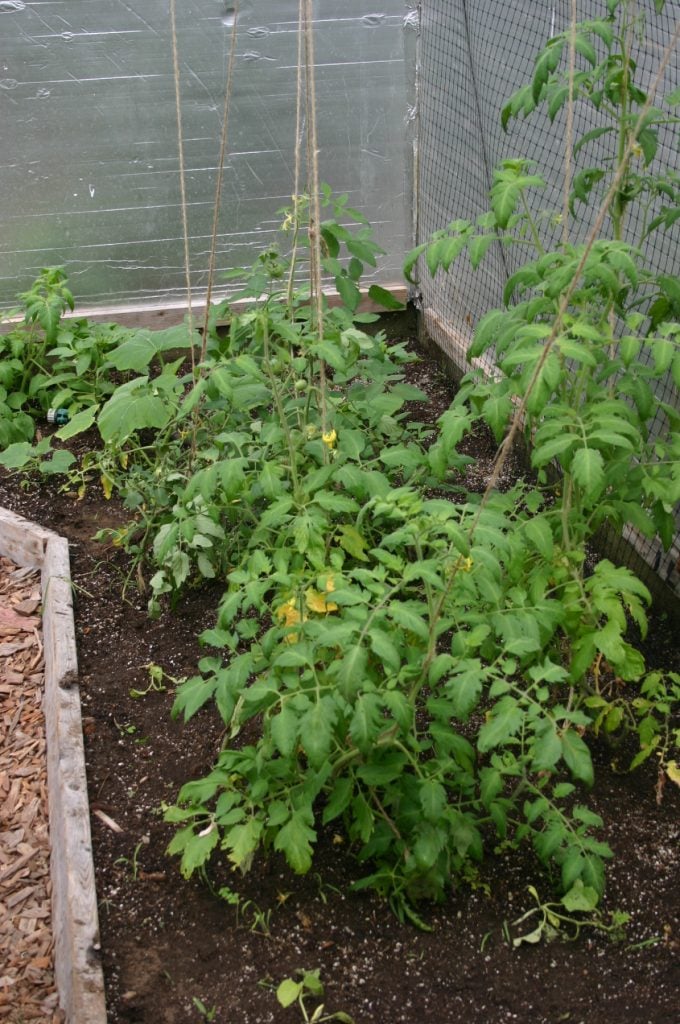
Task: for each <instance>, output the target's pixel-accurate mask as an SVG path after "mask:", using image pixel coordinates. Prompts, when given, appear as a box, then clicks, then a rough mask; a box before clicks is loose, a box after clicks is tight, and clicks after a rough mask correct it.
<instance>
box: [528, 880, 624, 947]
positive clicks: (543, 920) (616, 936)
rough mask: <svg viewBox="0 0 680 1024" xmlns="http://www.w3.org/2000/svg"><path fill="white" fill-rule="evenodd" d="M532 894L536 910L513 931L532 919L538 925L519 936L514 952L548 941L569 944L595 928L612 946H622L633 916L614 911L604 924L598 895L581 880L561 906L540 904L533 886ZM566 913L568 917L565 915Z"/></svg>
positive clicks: (529, 887)
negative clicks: (614, 943)
mask: <svg viewBox="0 0 680 1024" xmlns="http://www.w3.org/2000/svg"><path fill="white" fill-rule="evenodd" d="M527 888H528V890H529V892H530V893H531V895H532V896H533V898H534V900H535V901H536V906H535V907H532V908H531V910H528V911H527V912H526V914H522V916H521V917H518V918H517V920H516V921H513V922H512V927H513V928H515V927H516V926H517V925H520V924H523V923H524V922H525V921H528V920H529V919H530V918H533V919H534V920H535V919H536V917H538V924H536V925H535V927H534V928H532V929H531V931H528V932H525V933H524V934H522V935H517V936H516V937H515V938H513V939H512V945H513V948H515V949H517V947H518V946H521V945H522V944H523V943H525V942H526V943H529V944H532V945H533V944H535V943H537V942H540V941H541V940H542V939H545V941H546V942H552V940H553V939H556V938H558V937H561V938H563V939H568V940H571V941H573V940H576V939H578V937H579V935H580V934H581V929H582V928H595V929H597V930H598V931H601V932H604V933H605V934H607V935H609V937H610V938H611V940H612V941H613V942H621V941H622V940H623V939H625V937H626V933H625V926H626V924H627V923H628V921H629V920H630V914H626V913H624V912H623V911H620V910H613V911H612V912H611V914H610V918H611V920H610V923H609V924H607V923H605V922H604V921H603V920H602V915H601V913H600V912H599V911H598V910H597V909H596V908H597V903H598V894H597V892H596V891H595V890H594V889H592V888H591V887H589V886H587V885H584V884H583V882H582V881H581V880H580V879H578V880H577V881H576V882H575V883H574V885H573V886H572V888H571V889H570V890H569V892H568V893H566V894H565V895H564V896H563V897H562V899H561V900H560V901H559V903H553V902H545V903H543V902H542V901H541V898H540V896H539V895H538V893H537V891H536V889H535V888H534V887H533V885H529V886H527ZM565 911H566V913H565ZM578 913H584V914H587V915H588V916H587V917H575V916H574V915H575V914H578Z"/></svg>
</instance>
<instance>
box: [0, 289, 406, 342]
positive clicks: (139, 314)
mask: <svg viewBox="0 0 680 1024" xmlns="http://www.w3.org/2000/svg"><path fill="white" fill-rule="evenodd" d="M381 287H383V288H385V289H386V290H387V291H389V292H391V293H392V295H394V297H395V299H397V301H398V302H403V303H404V304H406V303H407V302H408V290H407V288H406V287H405V285H404V284H403V282H401V281H399V282H396V283H391V284H390V283H388V284H381ZM361 291H362V296H361V302H360V303H359V312H361V313H384V312H385V310H384V309H383V307H382V306H379V305H377V304H376V303H375V302H373V300H372V299H370V298H369V297H368V291H367V289H362V290H361ZM324 294H325V295H326V298H327V299H328V304H329V306H337V305H339V303H340V301H341V300H340V296H339V295H338V293H337V292H336V291H334V290H331V289H325V290H324ZM220 301H221V297H220V296H218V295H216V296H215V297H214V302H216V303H217V302H220ZM248 306H252V300H251V299H240V300H238V301H236V302H234V303H233V305H232V309H233V310H234V311H236V312H241V311H242V310H244V309H246V308H247V307H248ZM192 312H193V314H194V317H195V319H196V322H197V324H198V325H199V326H200V324H201V317H202V316H203V315H204V313H205V299H201V297H198V298H196V299H195V301H194V302H193V304H192ZM186 315H187V305H186V302H169V303H165V304H164V305H162V306H152V305H148V304H147V305H120V306H109V307H104V306H93V307H91V308H86V307H78V308H76V309H75V310H74V311H73V313H69V312H67V313H66V314H65V319H68V318H69V317H78V318H81V317H85V318H86V319H88V320H91V321H92V322H94V323H112V322H115V323H117V324H122V325H123V326H125V327H139V328H148V329H149V330H155V331H158V330H162V329H163V328H165V327H173V326H175V325H176V324H181V323H183V322H184V318H185V317H186ZM22 320H23V317H15V318H14V320H9V319H8V320H6V321H5V322H4V323H3V324H1V325H0V334H4V333H6V332H7V331H10V330H11V329H12V328H13V327H14V326H15V324H16V323H19V322H21V321H22Z"/></svg>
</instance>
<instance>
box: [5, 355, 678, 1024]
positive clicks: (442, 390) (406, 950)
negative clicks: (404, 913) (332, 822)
mask: <svg viewBox="0 0 680 1024" xmlns="http://www.w3.org/2000/svg"><path fill="white" fill-rule="evenodd" d="M412 378H413V380H414V382H415V383H418V384H419V385H420V386H421V387H423V388H424V389H425V390H426V391H427V393H428V395H429V396H430V402H429V403H427V404H424V405H423V406H421V408H420V409H418V410H416V416H417V418H418V419H419V420H425V419H427V420H429V421H431V422H434V420H435V419H436V417H437V416H438V415H439V413H440V412H441V411H442V410H443V409H444V408H446V407H447V406H448V403H449V401H450V398H451V394H452V390H451V385H450V383H449V382H448V380H447V379H446V378H445V377H444V376H443V375H442V374H441V372H440V371H439V369H438V367H437V366H436V364H435V363H433V362H431V361H427V360H425V361H424V362H423V363H421V364H420V365H419V366H418V367H417V368H415V370H414V372H413V374H412ZM472 444H473V447H474V448H475V450H476V451H477V452H478V453H479V454H481V456H482V457H483V458H485V459H486V460H487V461H488V463H489V464H490V461H491V458H492V455H493V444H492V442H490V440H489V439H488V438H487V437H485V436H482V435H480V436H479V437H477V438H476V439H475V440H474V441H473V442H472ZM482 475H483V474H482ZM480 486H481V484H480ZM0 505H4V506H5V507H7V508H9V509H11V510H12V511H14V512H16V513H18V514H20V515H23V516H26V517H27V518H29V519H32V520H33V521H35V522H37V523H40V524H41V525H42V526H45V527H47V528H49V529H52V530H55V531H57V532H58V533H60V534H62V535H64V536H66V537H67V538H68V540H69V542H70V547H71V560H72V577H73V583H74V587H75V606H76V632H77V639H78V647H79V663H80V686H81V693H82V702H83V715H84V731H85V742H86V753H87V768H88V782H89V792H90V801H91V806H92V809H93V812H99V813H93V816H92V832H93V842H94V858H95V870H96V878H97V890H98V899H99V911H100V921H101V938H102V956H103V966H104V973H105V978H106V986H107V1000H108V1007H109V1020H110V1022H111V1024H133V1022H137V1024H192V1022H200V1021H202V1020H214V1021H216V1022H218V1024H289V1022H290V1024H293V1022H295V1021H301V1020H302V1016H301V1014H300V1010H299V1009H298V1008H297V1007H295V1006H293V1007H291V1008H289V1009H285V1010H284V1009H282V1008H281V1007H280V1006H279V1005H278V1003H277V1001H276V997H275V992H274V989H275V987H276V985H277V984H278V983H279V982H280V981H281V980H282V979H283V978H285V977H288V976H293V975H294V973H295V972H296V971H297V970H299V969H306V970H310V969H313V968H319V969H320V971H321V979H322V981H323V982H324V984H325V986H326V993H325V1011H324V1012H325V1013H333V1012H336V1011H344V1012H345V1013H347V1014H350V1015H351V1016H352V1017H353V1018H354V1020H355V1021H356V1024H378V1022H380V1024H421V1022H423V1021H432V1022H436V1024H453V1022H457V1021H459V1020H463V1021H465V1022H466V1024H506V1022H518V1024H559V1022H567V1024H619V1022H621V1024H623V1022H625V1024H678V1022H680V1010H679V1009H678V1007H679V1001H678V981H679V980H680V968H679V960H678V954H679V952H680V889H679V887H678V871H677V869H678V864H679V863H680V844H679V843H678V838H679V836H680V814H679V812H680V789H678V788H677V787H674V786H672V785H671V784H670V783H669V784H668V785H667V786H666V787H665V791H664V792H663V799H662V800H661V803H658V802H657V795H658V794H657V781H658V780H657V773H656V769H655V765H654V764H651V765H650V764H648V765H647V766H646V767H644V768H643V769H641V770H640V771H638V772H637V773H635V774H626V773H625V772H622V771H621V770H620V769H618V768H617V767H616V764H615V757H614V755H613V753H612V751H610V750H609V749H607V748H606V747H604V746H603V747H601V748H600V747H598V748H597V749H595V750H594V757H595V761H596V783H595V788H594V791H593V792H592V793H591V794H589V795H588V797H587V799H588V801H589V802H590V804H591V806H593V808H594V809H595V810H597V812H598V813H600V814H601V815H602V817H603V818H604V821H605V828H604V829H603V838H604V839H606V840H607V841H608V842H609V843H610V845H611V846H612V848H613V849H614V851H615V854H616V859H615V861H614V862H613V864H612V866H611V867H610V869H609V873H608V886H607V892H606V900H605V911H612V910H620V911H625V912H627V913H629V914H630V915H631V920H630V923H629V925H628V926H627V933H626V938H625V940H624V941H623V942H621V943H618V944H614V943H612V942H611V941H610V940H609V939H608V938H607V937H606V936H603V935H601V934H600V933H598V932H595V931H592V930H590V931H589V930H588V929H584V930H583V932H582V933H581V936H580V938H579V939H578V941H576V942H566V941H561V940H557V941H554V942H552V943H545V942H541V943H539V944H537V945H522V946H520V947H518V948H513V946H512V944H511V943H509V942H508V936H509V935H510V936H512V935H516V934H517V929H513V927H512V922H513V921H515V920H516V919H517V918H519V917H520V915H522V914H523V913H524V912H525V911H527V910H529V909H530V908H531V907H532V905H533V900H532V897H531V895H530V894H529V892H528V889H527V886H529V885H534V886H536V888H537V889H538V891H539V893H540V895H541V897H542V898H545V899H549V898H550V897H551V896H552V895H553V890H552V889H551V882H550V879H549V878H548V877H546V875H545V874H544V873H543V872H542V871H541V869H540V867H539V865H538V864H537V862H536V861H535V859H534V857H533V854H532V853H531V851H530V850H523V851H505V852H502V851H499V852H498V853H496V854H493V855H491V856H490V857H489V858H488V860H487V861H486V862H485V864H484V865H483V866H482V869H481V871H480V874H479V877H478V878H475V879H473V880H472V883H471V884H464V885H461V886H460V887H459V888H457V889H455V890H454V891H452V892H451V893H450V896H449V898H448V899H447V901H446V902H445V903H443V904H441V905H438V906H436V907H430V908H428V907H426V908H425V909H424V917H425V918H426V920H427V922H428V923H429V925H430V926H431V928H432V931H431V932H423V931H419V930H417V929H415V928H414V927H413V926H411V925H403V924H400V923H399V922H398V921H397V920H396V919H395V918H394V916H393V915H392V914H391V912H390V911H389V910H388V909H387V907H386V906H385V905H384V904H383V903H381V902H380V900H379V899H377V898H376V897H374V896H372V895H370V894H369V895H367V894H362V895H351V894H349V893H348V886H349V884H350V883H351V882H352V880H354V879H356V878H359V877H361V875H362V874H363V873H364V872H363V870H362V868H361V866H360V865H357V864H356V862H355V861H354V858H353V855H352V850H351V849H349V848H348V847H347V845H346V844H345V843H344V842H343V841H342V837H340V836H338V835H337V834H335V833H334V831H333V830H332V829H330V830H328V831H327V832H326V833H323V834H322V836H321V840H320V843H319V848H318V853H317V856H316V860H315V864H314V867H313V870H312V871H311V872H310V874H308V875H307V876H305V877H302V878H300V877H297V876H295V875H293V874H292V873H291V872H290V871H289V870H288V869H287V868H286V866H285V864H284V863H283V861H282V860H281V859H279V857H278V855H274V856H272V857H271V858H269V859H268V860H264V859H260V860H258V861H256V863H255V864H254V866H253V869H252V870H251V872H250V873H249V874H248V875H247V876H245V878H241V877H236V876H234V875H232V874H231V873H230V872H229V871H228V869H227V866H226V864H225V863H220V862H219V861H218V862H217V863H216V864H215V865H214V867H211V872H210V877H209V878H207V879H205V880H200V879H197V878H194V879H192V880H190V881H186V880H184V879H183V878H182V877H181V876H180V874H179V872H178V870H177V864H176V862H174V861H172V860H171V859H169V858H168V857H167V856H166V853H165V850H166V847H167V845H168V843H169V841H170V839H171V838H172V834H173V831H172V827H171V826H169V825H166V824H164V823H163V821H162V816H161V813H160V807H161V804H162V803H163V802H164V801H167V802H171V801H172V800H173V799H174V797H175V795H176V792H177V790H178V788H179V786H180V785H181V784H182V783H184V782H185V781H187V780H189V779H191V778H196V777H199V776H200V775H202V774H204V773H205V772H206V771H207V770H209V768H210V767H211V765H212V763H213V760H214V757H215V754H216V752H217V750H218V749H219V745H220V741H221V729H220V723H219V721H218V720H217V717H216V716H215V715H214V714H213V713H211V711H210V710H209V709H206V710H204V711H203V712H201V713H199V714H198V715H197V716H196V717H195V718H194V719H193V720H192V721H191V722H190V723H189V724H188V725H183V724H182V723H181V722H177V721H173V720H172V719H171V716H170V708H171V705H172V702H173V693H172V689H171V688H170V689H168V690H166V691H164V692H154V691H152V692H149V693H148V694H147V695H146V696H144V697H133V696H131V693H130V691H131V690H135V689H136V690H145V689H146V688H147V687H148V685H149V673H148V668H147V666H148V665H149V664H151V663H153V664H158V665H160V666H162V668H163V669H164V670H165V672H167V673H169V674H170V675H171V676H173V677H175V678H180V677H182V676H186V675H189V674H193V673H194V672H195V670H196V663H197V661H198V658H199V657H200V652H199V646H198V642H197V639H196V638H197V636H198V635H199V633H200V632H201V631H202V630H203V629H206V628H208V627H210V626H212V625H213V616H214V609H215V605H216V601H217V598H218V595H219V593H220V589H219V587H217V588H216V587H210V586H204V587H202V588H200V589H196V590H194V591H193V592H191V593H190V594H189V595H188V596H187V597H186V598H185V599H184V600H183V601H182V602H181V603H180V604H179V605H178V607H177V608H176V609H175V610H174V612H170V611H168V612H166V613H165V614H164V615H163V616H162V617H161V618H160V619H158V620H156V621H150V620H149V619H148V618H147V616H146V610H145V606H146V599H145V598H144V597H143V596H142V595H140V594H139V593H138V592H137V590H136V588H135V585H134V580H132V581H130V582H129V583H128V585H127V587H126V589H125V594H124V597H121V591H122V588H123V586H124V584H125V582H126V578H127V575H128V571H129V565H128V563H127V560H126V557H125V556H124V554H122V553H121V552H120V551H119V550H117V549H115V548H112V547H106V546H103V545H102V544H99V543H95V542H94V541H93V540H92V538H93V535H94V533H95V532H96V531H97V530H99V529H101V528H102V527H106V526H113V525H118V524H120V523H122V522H124V521H126V518H127V516H126V514H125V512H124V510H122V509H120V508H119V507H118V506H117V505H116V504H115V501H113V500H112V501H106V500H105V498H104V496H103V495H102V493H101V491H100V489H99V487H98V486H97V485H96V484H94V483H93V485H92V486H91V487H90V489H89V490H88V492H87V493H86V495H85V497H84V498H83V499H82V500H80V501H78V500H77V499H76V498H75V497H74V496H72V495H69V494H67V493H60V492H59V490H58V484H56V483H55V482H53V481H45V480H41V481H40V482H38V483H36V484H31V485H29V486H28V487H21V486H19V483H18V480H17V479H12V478H8V477H6V476H5V477H3V478H2V479H0ZM650 634H651V635H650V638H649V640H648V642H647V645H646V652H647V654H648V657H649V660H650V662H651V663H652V664H657V663H662V664H665V665H666V666H667V667H674V668H675V669H676V670H677V669H678V667H679V661H680V644H679V643H678V639H677V636H676V635H675V633H674V631H673V630H672V628H671V627H670V626H669V625H667V624H666V623H665V620H664V617H663V616H655V617H654V621H653V624H652V629H651V631H650ZM114 826H116V827H117V828H118V829H119V831H118V830H116V828H115V827H114ZM225 884H228V885H230V886H231V887H232V888H233V889H234V890H236V891H238V893H239V894H240V897H241V903H240V909H239V910H238V912H237V910H236V908H235V907H233V906H229V905H228V904H226V903H224V902H223V901H220V900H219V899H218V898H217V897H216V896H215V895H213V891H212V890H213V889H216V888H219V887H220V886H222V885H225ZM199 1002H200V1004H202V1006H203V1011H202V1010H201V1008H200V1006H199ZM317 1002H318V1001H315V1000H313V999H312V1000H310V1001H309V1002H308V1011H309V1015H310V1017H311V1014H312V1012H313V1009H314V1007H315V1006H316V1005H317Z"/></svg>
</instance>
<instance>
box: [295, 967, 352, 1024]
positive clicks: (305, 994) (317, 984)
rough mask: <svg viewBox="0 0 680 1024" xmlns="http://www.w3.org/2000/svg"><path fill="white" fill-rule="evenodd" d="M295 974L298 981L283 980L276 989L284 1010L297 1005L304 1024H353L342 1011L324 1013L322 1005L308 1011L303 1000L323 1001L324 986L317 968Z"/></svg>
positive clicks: (350, 1018)
mask: <svg viewBox="0 0 680 1024" xmlns="http://www.w3.org/2000/svg"><path fill="white" fill-rule="evenodd" d="M296 973H297V974H299V975H300V981H295V980H294V979H293V978H284V980H283V981H282V982H281V984H280V985H279V986H278V988H277V989H276V998H277V999H278V1001H279V1003H280V1004H281V1006H283V1007H284V1008H286V1007H288V1006H292V1005H293V1003H297V1004H298V1007H299V1008H300V1013H301V1014H302V1020H303V1021H304V1022H305V1024H323V1022H324V1021H329V1020H337V1021H341V1022H344V1024H354V1020H353V1018H352V1017H350V1016H349V1014H347V1013H343V1012H342V1010H340V1011H337V1012H336V1013H324V1004H323V1003H319V1004H318V1005H317V1006H316V1007H315V1008H314V1010H310V1009H308V1008H307V1006H306V1005H305V1000H309V999H310V998H312V999H323V994H324V986H323V982H322V981H321V979H320V978H319V973H320V972H319V968H318V967H317V968H315V970H313V971H306V970H300V971H297V972H296ZM310 1013H311V1016H310Z"/></svg>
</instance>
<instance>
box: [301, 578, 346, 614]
mask: <svg viewBox="0 0 680 1024" xmlns="http://www.w3.org/2000/svg"><path fill="white" fill-rule="evenodd" d="M326 589H328V585H326ZM305 601H306V604H307V607H308V608H309V610H310V612H316V613H317V615H328V613H329V612H337V610H338V606H337V604H335V603H334V602H333V601H329V600H328V598H327V597H326V595H325V594H320V593H319V591H318V590H315V589H314V587H310V588H309V589H308V590H306V591H305Z"/></svg>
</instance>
